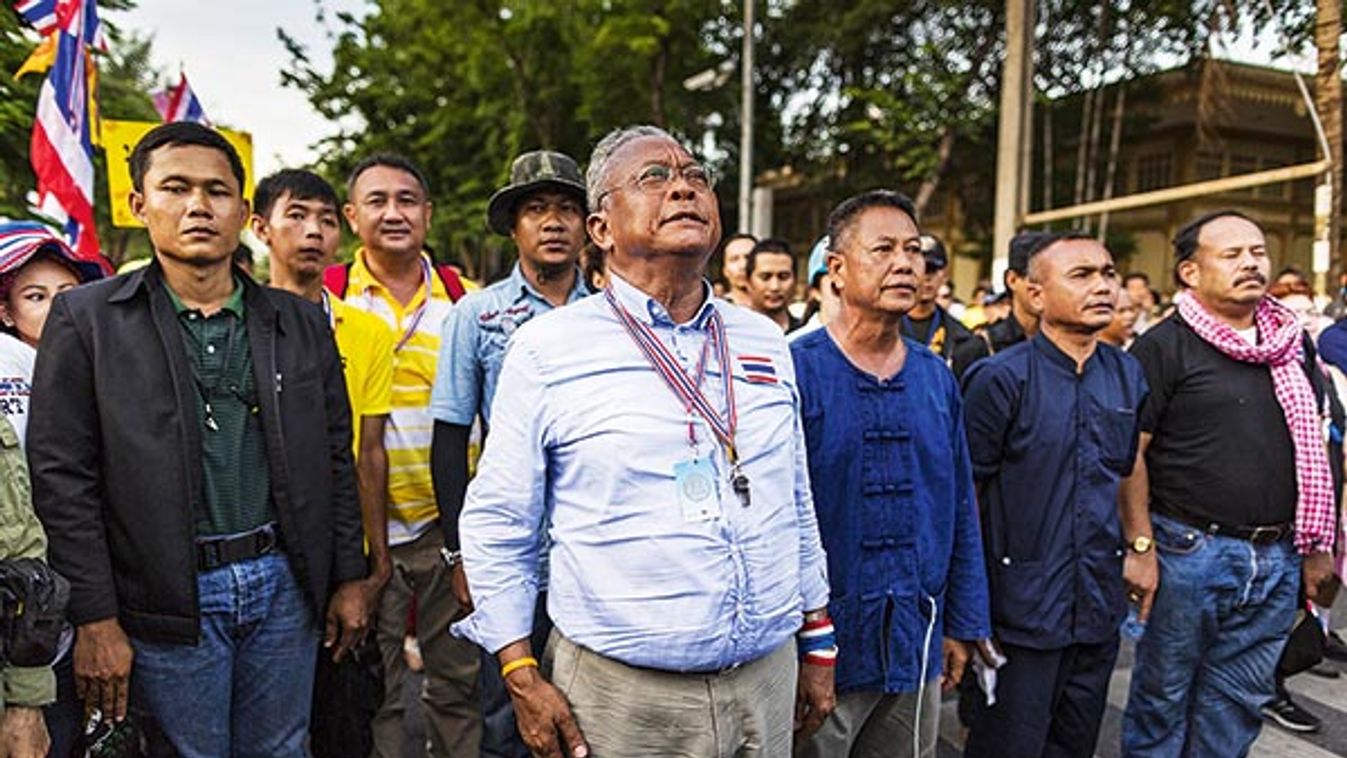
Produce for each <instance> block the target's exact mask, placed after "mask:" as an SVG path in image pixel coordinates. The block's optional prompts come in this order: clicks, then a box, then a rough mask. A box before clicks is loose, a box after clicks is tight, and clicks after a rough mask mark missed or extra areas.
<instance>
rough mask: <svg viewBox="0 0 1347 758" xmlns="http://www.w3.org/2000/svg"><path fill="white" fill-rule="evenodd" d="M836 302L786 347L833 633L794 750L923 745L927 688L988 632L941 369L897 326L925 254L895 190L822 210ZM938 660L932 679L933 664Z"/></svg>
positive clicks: (952, 670)
mask: <svg viewBox="0 0 1347 758" xmlns="http://www.w3.org/2000/svg"><path fill="white" fill-rule="evenodd" d="M828 239H830V240H832V250H831V251H830V252H829V254H828V268H829V273H830V274H831V275H832V278H833V281H834V282H835V283H836V286H837V289H838V291H839V292H840V294H841V307H840V310H839V311H838V313H837V316H836V317H835V318H833V320H832V321H829V322H828V326H827V328H826V329H820V330H818V331H816V332H813V333H811V334H809V335H807V336H805V337H801V338H800V339H799V340H796V341H795V342H794V343H793V344H792V345H791V352H792V353H793V354H794V357H795V369H796V371H797V373H798V378H799V382H800V395H801V399H802V404H803V410H804V413H803V415H804V431H805V439H806V440H807V441H808V445H809V474H810V481H811V482H812V484H813V494H814V502H815V505H816V507H817V509H818V519H819V530H820V532H821V533H822V535H823V544H824V546H825V547H826V548H827V550H828V574H829V576H830V578H831V579H832V589H833V599H832V603H831V610H832V615H833V618H834V619H835V623H836V625H837V635H838V639H839V640H840V644H839V659H838V664H837V667H838V668H837V689H838V691H839V692H840V693H841V694H840V696H839V698H838V705H837V709H836V711H835V712H834V713H833V716H832V718H831V719H829V720H828V722H827V723H826V724H825V725H824V727H823V729H822V730H820V731H819V732H818V733H817V734H815V735H814V737H813V739H812V740H810V741H809V742H808V743H806V744H804V745H801V746H800V749H798V750H797V752H796V756H797V757H798V758H846V757H847V756H850V757H851V758H878V756H886V757H888V758H918V756H920V757H923V758H925V757H927V756H934V755H935V750H936V738H937V735H938V729H937V726H938V722H939V718H940V690H941V687H940V686H937V683H936V681H935V680H937V679H941V682H940V683H941V684H943V685H944V687H945V689H949V688H952V687H954V686H955V685H956V684H958V682H959V680H960V678H961V677H962V676H963V670H964V665H965V663H966V662H967V661H968V644H967V643H969V642H973V641H976V640H982V639H986V638H987V637H988V636H990V634H991V628H990V626H991V622H990V620H989V619H988V617H987V576H986V573H985V571H984V568H983V563H982V541H981V539H980V538H979V537H978V519H977V502H976V500H975V498H974V494H973V474H972V469H971V466H970V464H969V460H968V445H967V443H966V442H965V439H964V425H963V410H962V408H961V403H960V400H959V387H958V385H957V384H956V383H955V381H954V375H953V374H951V373H950V370H949V369H948V368H947V367H946V366H945V363H944V361H943V360H942V359H941V357H940V356H938V355H936V354H935V353H933V352H931V350H930V349H928V348H927V347H926V346H925V345H923V344H922V343H920V342H917V341H916V340H912V339H904V338H903V336H902V334H901V328H902V319H903V316H904V314H905V313H907V312H908V311H909V310H911V309H912V306H913V305H914V304H916V302H917V291H918V287H920V286H921V285H922V274H923V272H924V268H925V265H924V264H925V262H924V260H923V256H922V246H921V232H920V230H919V229H918V228H917V221H916V210H915V209H914V208H913V207H912V202H911V201H910V200H908V198H907V197H905V196H903V195H900V194H898V193H895V192H888V191H883V190H879V191H874V192H867V193H864V194H862V195H857V196H856V197H853V198H851V199H849V200H846V201H844V202H843V203H842V204H841V205H839V206H838V207H837V209H836V210H834V211H833V213H832V216H831V217H830V218H829V221H828ZM942 673H943V677H942Z"/></svg>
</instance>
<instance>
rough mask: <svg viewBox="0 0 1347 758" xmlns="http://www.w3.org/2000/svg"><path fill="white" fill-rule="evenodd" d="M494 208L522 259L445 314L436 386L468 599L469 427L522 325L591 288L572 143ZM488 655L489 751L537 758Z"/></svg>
mask: <svg viewBox="0 0 1347 758" xmlns="http://www.w3.org/2000/svg"><path fill="white" fill-rule="evenodd" d="M486 217H487V226H488V227H490V229H491V231H493V232H495V233H497V234H500V235H502V236H506V237H511V238H513V239H514V242H515V246H516V247H517V248H518V250H519V261H518V262H517V263H516V264H515V267H514V270H513V271H512V272H511V273H510V276H509V277H507V278H506V279H504V280H503V281H500V282H497V283H495V284H493V285H491V286H490V287H487V288H485V289H483V290H481V291H479V292H474V293H472V294H470V295H468V296H467V297H465V298H464V299H463V300H462V301H460V302H459V303H458V304H457V305H456V306H455V307H454V310H453V311H452V312H451V313H450V314H449V316H448V318H447V319H446V320H445V322H444V333H443V339H442V341H441V347H440V363H439V369H438V370H437V371H436V374H435V376H436V379H435V389H434V392H433V394H432V396H431V413H432V415H433V416H434V417H435V435H434V442H433V444H432V447H431V467H432V472H433V474H434V477H435V498H436V500H437V501H438V503H439V507H440V524H441V525H442V526H443V528H444V531H445V546H446V547H445V560H446V561H448V562H449V564H450V568H451V569H452V574H451V577H450V585H451V586H452V588H453V590H454V593H455V595H457V596H458V600H459V602H460V603H462V604H463V607H464V608H468V609H471V607H472V600H471V598H470V596H469V594H468V586H467V580H466V579H465V577H464V575H463V565H462V563H461V561H460V560H459V549H460V544H459V535H458V514H459V511H460V510H461V509H462V507H463V495H464V492H465V490H466V488H467V485H468V437H469V430H470V429H471V427H472V424H473V422H474V421H475V420H477V419H478V418H479V417H480V419H481V421H482V424H483V425H484V426H489V425H490V422H491V400H492V397H493V396H494V395H495V390H496V377H497V374H498V373H499V371H500V366H501V361H502V360H503V359H504V357H505V348H506V345H507V344H508V343H509V341H510V336H511V335H512V334H514V331H515V329H517V328H518V327H519V326H520V325H522V324H523V323H524V322H525V321H528V320H529V319H531V318H533V317H534V316H535V315H538V314H541V313H545V312H546V311H549V310H551V309H552V308H555V307H559V306H562V305H565V304H567V303H570V302H574V301H575V300H578V299H580V298H581V297H584V296H585V294H586V293H587V292H588V289H587V288H586V286H585V283H584V279H583V277H581V276H580V274H579V268H578V267H577V265H576V263H577V260H578V259H579V257H580V251H581V249H582V248H583V247H584V244H585V240H586V238H587V237H586V234H585V186H584V181H583V180H582V179H581V177H580V169H579V167H578V166H577V165H576V163H575V161H574V160H573V159H572V158H571V157H570V156H567V155H564V154H562V153H556V152H550V151H547V150H536V151H533V152H529V153H524V154H523V155H521V156H519V157H518V158H516V159H515V161H514V164H513V165H512V166H511V168H510V183H509V185H507V186H506V187H504V188H502V189H501V190H499V191H498V192H496V194H494V195H492V197H491V201H490V203H489V204H488V205H487V212H486ZM545 608H546V603H545V601H543V600H540V601H539V605H538V609H539V610H538V613H537V614H536V615H535V619H536V621H535V623H534V627H535V628H534V635H535V636H536V637H538V640H539V641H538V643H537V644H538V646H539V648H541V646H542V641H543V640H545V639H546V638H547V633H548V631H550V624H549V622H548V620H547V614H546V612H545ZM487 657H488V659H489V660H487V661H486V662H485V664H484V665H483V666H482V669H481V672H482V674H481V675H482V682H481V683H482V706H483V712H484V715H485V722H484V724H483V735H482V755H483V756H502V757H507V756H508V757H510V758H513V757H514V756H519V757H520V758H527V756H528V750H527V749H526V748H525V747H524V744H523V742H522V741H520V739H519V733H518V731H517V730H516V729H515V721H514V712H513V710H512V708H511V706H510V698H509V696H508V695H507V694H506V692H505V684H504V681H503V680H502V679H501V677H500V672H499V667H498V666H496V664H495V659H494V656H490V655H487Z"/></svg>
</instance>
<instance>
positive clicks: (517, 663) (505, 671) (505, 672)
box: [500, 656, 538, 679]
mask: <svg viewBox="0 0 1347 758" xmlns="http://www.w3.org/2000/svg"><path fill="white" fill-rule="evenodd" d="M530 666H532V667H533V668H535V669H536V668H538V659H537V658H534V657H532V656H524V657H523V658H516V659H514V660H513V661H510V662H509V663H507V664H505V665H504V666H501V667H500V678H501V679H504V678H505V677H507V676H509V675H510V674H513V673H514V672H516V671H518V670H519V669H522V668H528V667H530Z"/></svg>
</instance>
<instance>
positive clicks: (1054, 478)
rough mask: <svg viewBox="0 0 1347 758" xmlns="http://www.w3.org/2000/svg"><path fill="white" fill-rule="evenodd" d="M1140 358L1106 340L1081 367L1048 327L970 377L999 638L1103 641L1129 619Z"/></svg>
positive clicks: (1032, 642) (971, 429) (969, 406)
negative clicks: (1127, 563)
mask: <svg viewBox="0 0 1347 758" xmlns="http://www.w3.org/2000/svg"><path fill="white" fill-rule="evenodd" d="M1148 392H1149V390H1148V389H1147V386H1146V378H1145V375H1144V374H1143V373H1142V370H1141V364H1140V363H1138V362H1137V360H1136V359H1135V358H1133V357H1132V356H1130V355H1128V354H1126V353H1124V352H1123V351H1121V350H1119V349H1117V348H1115V347H1113V346H1111V345H1106V344H1104V343H1102V342H1101V343H1099V345H1098V346H1097V347H1096V348H1095V351H1094V353H1093V354H1092V355H1091V356H1090V358H1089V359H1088V360H1087V361H1086V362H1085V365H1084V367H1083V368H1082V369H1081V370H1080V371H1077V370H1076V360H1075V359H1074V358H1072V357H1070V356H1068V355H1067V354H1066V353H1064V352H1062V351H1061V350H1060V349H1059V348H1058V347H1057V346H1056V345H1054V344H1053V343H1052V340H1050V339H1048V338H1047V336H1045V335H1044V334H1042V333H1040V334H1038V335H1037V336H1035V337H1034V338H1033V339H1031V340H1029V341H1028V342H1022V343H1020V344H1018V345H1015V346H1013V347H1009V348H1006V349H1005V350H1003V351H1001V352H999V353H997V354H996V355H993V356H992V357H990V358H988V359H986V360H983V361H980V362H978V363H977V364H975V365H974V366H973V367H972V368H971V369H969V373H968V376H967V378H966V379H965V403H966V413H967V416H968V442H969V447H970V449H971V450H972V458H973V473H974V476H975V477H976V478H977V481H978V486H979V492H980V493H981V496H982V523H983V536H984V539H985V541H986V552H987V573H988V576H989V578H990V579H991V590H992V621H993V623H994V625H995V628H996V634H997V636H998V637H999V638H1000V639H1002V640H1004V641H1006V642H1008V643H1010V644H1012V645H1018V646H1020V647H1028V648H1033V649H1039V650H1052V649H1057V648H1062V647H1066V646H1067V645H1072V644H1098V643H1101V642H1105V641H1107V640H1109V639H1110V638H1112V637H1113V636H1114V635H1116V634H1117V633H1118V626H1119V624H1120V623H1121V622H1122V619H1123V617H1124V615H1126V611H1127V605H1126V598H1125V595H1124V588H1123V579H1122V566H1123V556H1124V552H1125V544H1124V541H1123V535H1122V524H1121V521H1120V519H1119V516H1118V487H1119V483H1120V481H1121V480H1122V478H1123V477H1125V476H1127V475H1129V474H1131V473H1132V465H1133V463H1134V461H1135V458H1136V450H1137V437H1138V426H1137V412H1138V410H1139V409H1140V407H1141V403H1142V401H1143V400H1145V398H1146V395H1147V394H1148Z"/></svg>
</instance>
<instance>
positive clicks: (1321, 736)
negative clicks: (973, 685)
mask: <svg viewBox="0 0 1347 758" xmlns="http://www.w3.org/2000/svg"><path fill="white" fill-rule="evenodd" d="M1332 618H1333V625H1334V626H1335V627H1338V628H1339V631H1340V633H1344V634H1347V629H1343V628H1342V627H1347V593H1343V594H1340V596H1339V598H1338V602H1337V603H1336V605H1335V607H1334V609H1333V617H1332ZM1327 665H1328V666H1331V667H1333V668H1335V669H1337V670H1338V671H1340V672H1341V673H1342V676H1341V677H1340V678H1338V679H1325V678H1323V677H1320V676H1315V675H1314V674H1310V673H1308V672H1307V673H1304V674H1300V675H1299V676H1296V677H1293V678H1292V679H1291V680H1290V681H1288V682H1287V688H1288V689H1290V690H1291V695H1292V697H1293V698H1294V699H1295V701H1296V702H1297V703H1299V704H1300V705H1301V706H1302V707H1303V708H1305V709H1306V710H1309V711H1311V712H1313V713H1314V714H1315V715H1316V716H1318V717H1319V718H1321V719H1323V722H1324V725H1323V729H1322V730H1321V731H1320V732H1319V733H1318V734H1308V735H1301V734H1293V733H1291V732H1288V731H1286V730H1284V729H1281V728H1280V727H1278V726H1276V725H1274V724H1270V723H1266V724H1265V726H1264V727H1263V732H1262V734H1261V735H1259V737H1258V741H1257V742H1256V743H1254V747H1253V750H1252V751H1251V752H1250V753H1249V755H1250V758H1335V757H1340V758H1347V665H1344V664H1341V663H1334V662H1332V661H1329V662H1327ZM1131 681H1132V645H1131V643H1129V642H1124V643H1123V649H1122V652H1121V653H1120V654H1119V656H1118V667H1117V668H1116V669H1114V672H1113V680H1112V682H1110V685H1109V709H1108V713H1106V714H1105V715H1104V724H1103V728H1102V730H1101V733H1100V736H1099V745H1098V747H1097V748H1096V750H1095V756H1096V758H1118V756H1119V754H1120V753H1121V750H1120V730H1121V728H1122V711H1123V708H1124V707H1125V706H1126V705H1127V689H1128V687H1129V685H1130V684H1131ZM940 731H941V744H940V750H939V758H959V756H961V755H962V750H961V747H962V745H963V734H962V730H961V729H960V728H959V717H958V715H957V714H956V712H955V703H954V702H953V701H949V702H946V703H945V704H944V706H943V710H942V712H941V718H940Z"/></svg>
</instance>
